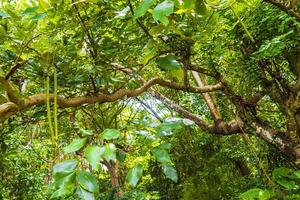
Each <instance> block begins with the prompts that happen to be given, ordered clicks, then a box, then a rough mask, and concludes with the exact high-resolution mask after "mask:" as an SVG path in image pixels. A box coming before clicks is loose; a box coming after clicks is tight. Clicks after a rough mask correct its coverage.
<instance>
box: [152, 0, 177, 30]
mask: <svg viewBox="0 0 300 200" xmlns="http://www.w3.org/2000/svg"><path fill="white" fill-rule="evenodd" d="M173 10H174V3H173V1H170V0H166V1H164V2H162V3H160V4H158V5H157V6H156V7H155V8H154V10H153V13H152V16H153V18H154V20H156V21H160V22H161V23H163V24H164V25H165V26H167V25H168V24H169V20H168V18H167V16H169V15H170V14H172V13H173Z"/></svg>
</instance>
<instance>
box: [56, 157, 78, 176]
mask: <svg viewBox="0 0 300 200" xmlns="http://www.w3.org/2000/svg"><path fill="white" fill-rule="evenodd" d="M77 163H78V161H77V160H66V161H63V162H61V163H59V164H56V165H54V167H53V173H54V174H56V173H59V172H65V173H69V172H73V171H74V169H75V168H76V166H77Z"/></svg>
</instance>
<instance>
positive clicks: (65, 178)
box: [53, 171, 75, 188]
mask: <svg viewBox="0 0 300 200" xmlns="http://www.w3.org/2000/svg"><path fill="white" fill-rule="evenodd" d="M53 178H54V182H53V185H54V186H55V187H56V188H61V187H63V186H64V185H70V184H71V183H72V182H73V180H74V178H75V172H74V171H73V172H60V173H56V174H55V175H54V177H53Z"/></svg>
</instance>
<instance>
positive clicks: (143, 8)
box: [134, 0, 155, 18]
mask: <svg viewBox="0 0 300 200" xmlns="http://www.w3.org/2000/svg"><path fill="white" fill-rule="evenodd" d="M154 2H155V1H154V0H144V1H143V2H142V3H141V4H140V5H139V7H137V9H136V10H135V11H134V17H135V18H138V17H141V16H143V15H145V14H146V12H147V10H148V9H149V8H150V7H151V6H152V5H153V4H154Z"/></svg>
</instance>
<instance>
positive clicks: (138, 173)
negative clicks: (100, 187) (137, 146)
mask: <svg viewBox="0 0 300 200" xmlns="http://www.w3.org/2000/svg"><path fill="white" fill-rule="evenodd" d="M142 175H143V167H142V165H140V164H138V165H136V166H135V167H134V168H132V169H130V170H129V172H128V174H127V176H126V180H127V182H128V183H129V185H131V186H132V187H135V186H136V184H137V183H138V181H139V180H140V178H141V177H142Z"/></svg>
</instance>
